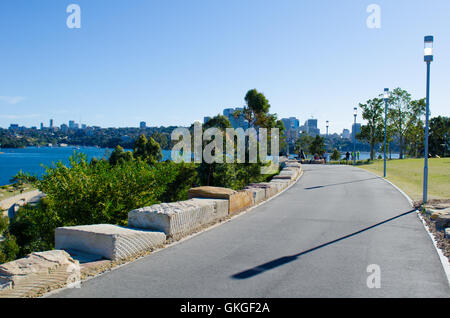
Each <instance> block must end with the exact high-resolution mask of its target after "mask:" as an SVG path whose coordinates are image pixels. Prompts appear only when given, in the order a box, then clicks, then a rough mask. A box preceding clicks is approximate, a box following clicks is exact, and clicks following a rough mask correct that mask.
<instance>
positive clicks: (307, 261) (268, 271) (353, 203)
mask: <svg viewBox="0 0 450 318" xmlns="http://www.w3.org/2000/svg"><path fill="white" fill-rule="evenodd" d="M303 167H304V170H305V173H304V175H303V177H302V178H301V179H300V181H299V182H298V183H297V184H295V185H294V186H293V187H291V188H290V189H289V190H287V191H285V192H284V193H282V194H281V195H280V196H278V197H277V198H275V199H273V200H271V201H270V202H267V203H265V204H263V205H262V206H260V207H258V208H256V209H254V210H252V211H250V212H248V213H246V214H244V215H242V216H240V217H238V218H235V219H233V220H232V221H230V222H228V223H225V224H222V225H220V226H218V227H216V228H214V229H212V230H210V231H206V232H204V233H202V234H200V235H198V236H196V237H194V238H192V239H189V240H186V241H184V242H182V243H180V244H177V245H175V246H172V247H170V248H167V249H164V250H162V251H160V252H157V253H155V254H153V255H150V256H148V257H145V258H143V259H140V260H138V261H136V262H134V263H131V264H128V265H126V266H123V267H121V268H119V269H117V270H114V271H112V272H110V273H107V274H105V275H102V276H99V277H97V278H94V279H92V280H89V281H87V282H85V283H83V285H82V288H81V289H66V290H63V291H61V292H59V293H57V294H54V295H52V296H53V297H428V296H429V297H449V296H450V290H449V287H448V282H447V279H446V276H445V274H444V271H443V268H442V266H441V263H440V261H439V257H438V255H437V253H436V251H435V249H434V247H433V244H432V242H431V240H430V237H429V236H428V234H427V233H426V231H425V229H424V227H423V225H422V223H421V221H420V220H419V219H418V217H417V215H416V214H415V213H413V212H411V207H410V205H409V203H408V201H407V200H406V198H405V197H403V196H402V195H401V194H400V193H399V192H398V191H397V190H396V189H395V188H393V187H392V186H391V185H389V184H388V183H386V182H385V181H383V180H382V179H380V178H378V177H376V176H374V175H373V174H370V173H368V172H366V171H364V170H361V169H358V168H353V167H350V166H313V165H311V166H308V165H304V166H303ZM371 264H376V265H378V266H379V268H380V270H381V288H379V289H376V288H374V289H370V288H368V287H367V283H366V281H367V278H368V276H369V273H367V267H368V266H369V265H371Z"/></svg>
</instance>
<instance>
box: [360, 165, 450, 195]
mask: <svg viewBox="0 0 450 318" xmlns="http://www.w3.org/2000/svg"><path fill="white" fill-rule="evenodd" d="M423 162H424V160H423V159H403V160H390V161H389V160H388V161H387V172H386V174H387V179H388V180H389V181H391V182H392V183H394V184H395V185H396V186H398V187H399V188H400V189H402V190H403V191H405V192H406V193H407V194H408V195H409V196H410V197H411V198H412V199H413V200H415V201H420V200H422V189H423ZM358 167H359V168H362V169H366V170H369V171H372V172H374V173H376V174H377V175H379V176H383V160H375V161H374V162H373V163H371V164H367V165H360V166H358ZM428 199H450V158H441V159H437V158H430V159H429V160H428Z"/></svg>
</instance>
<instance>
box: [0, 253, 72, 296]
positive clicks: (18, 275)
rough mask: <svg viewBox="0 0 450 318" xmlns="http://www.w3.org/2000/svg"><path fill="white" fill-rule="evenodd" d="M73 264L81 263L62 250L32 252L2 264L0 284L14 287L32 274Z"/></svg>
mask: <svg viewBox="0 0 450 318" xmlns="http://www.w3.org/2000/svg"><path fill="white" fill-rule="evenodd" d="M71 264H73V265H76V266H78V265H79V263H78V261H75V260H74V259H72V257H70V255H69V254H68V253H67V252H65V251H62V250H52V251H46V252H35V253H31V254H30V255H28V256H27V257H25V258H21V259H18V260H15V261H12V262H9V263H5V264H2V265H0V285H3V286H10V287H13V286H14V285H15V284H16V283H17V282H18V281H21V280H23V279H25V278H27V277H29V276H30V275H32V274H40V273H49V272H51V271H54V270H56V269H58V268H60V267H62V266H69V265H71Z"/></svg>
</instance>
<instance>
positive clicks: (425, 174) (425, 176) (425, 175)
mask: <svg viewBox="0 0 450 318" xmlns="http://www.w3.org/2000/svg"><path fill="white" fill-rule="evenodd" d="M430 67H431V61H427V97H426V103H427V108H426V113H425V165H424V167H423V203H427V200H428V193H427V192H428V117H429V114H430Z"/></svg>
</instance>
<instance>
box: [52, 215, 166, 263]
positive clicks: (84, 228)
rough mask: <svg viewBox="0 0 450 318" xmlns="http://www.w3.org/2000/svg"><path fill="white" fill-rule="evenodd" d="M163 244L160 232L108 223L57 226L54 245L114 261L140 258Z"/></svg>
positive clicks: (163, 238)
mask: <svg viewBox="0 0 450 318" xmlns="http://www.w3.org/2000/svg"><path fill="white" fill-rule="evenodd" d="M165 241H166V236H165V234H164V233H162V232H154V231H146V230H137V229H131V228H125V227H121V226H117V225H111V224H95V225H80V226H69V227H59V228H57V229H56V230H55V246H56V248H59V249H67V250H75V251H79V252H84V253H88V254H93V255H99V256H102V257H104V258H106V259H109V260H113V261H118V260H127V259H131V258H133V257H136V256H140V255H142V254H144V253H146V252H148V251H152V250H153V249H155V248H158V247H161V246H162V245H163V244H164V243H165Z"/></svg>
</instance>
